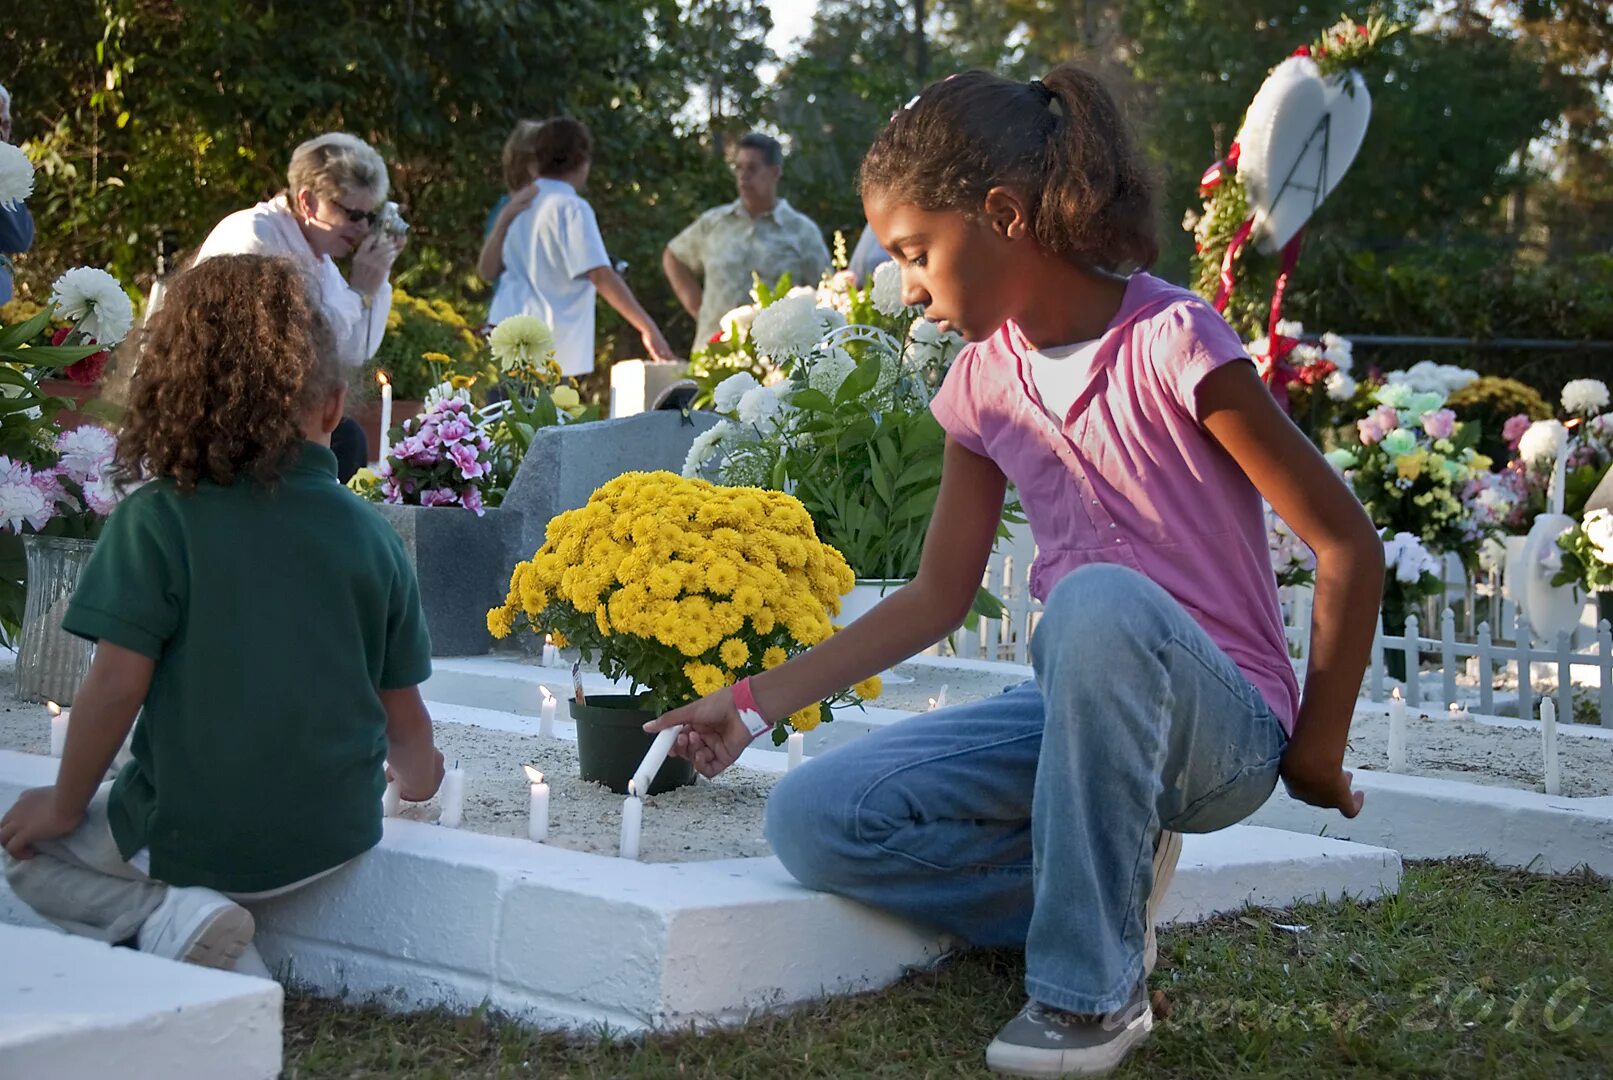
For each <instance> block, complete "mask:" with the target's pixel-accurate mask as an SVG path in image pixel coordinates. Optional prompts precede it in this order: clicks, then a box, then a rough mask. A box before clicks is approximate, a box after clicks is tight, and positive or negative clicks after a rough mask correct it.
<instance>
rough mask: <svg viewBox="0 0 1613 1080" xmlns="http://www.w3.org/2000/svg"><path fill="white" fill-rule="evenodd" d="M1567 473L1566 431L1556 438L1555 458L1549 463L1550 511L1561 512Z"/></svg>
mask: <svg viewBox="0 0 1613 1080" xmlns="http://www.w3.org/2000/svg"><path fill="white" fill-rule="evenodd" d="M1567 475H1568V432H1567V431H1566V430H1565V431H1564V432H1563V435H1562V438H1560V439H1558V440H1557V460H1556V461H1554V462H1552V464H1551V512H1552V513H1554V514H1560V513H1562V512H1563V498H1564V495H1565V494H1566V492H1565V487H1566V484H1567Z"/></svg>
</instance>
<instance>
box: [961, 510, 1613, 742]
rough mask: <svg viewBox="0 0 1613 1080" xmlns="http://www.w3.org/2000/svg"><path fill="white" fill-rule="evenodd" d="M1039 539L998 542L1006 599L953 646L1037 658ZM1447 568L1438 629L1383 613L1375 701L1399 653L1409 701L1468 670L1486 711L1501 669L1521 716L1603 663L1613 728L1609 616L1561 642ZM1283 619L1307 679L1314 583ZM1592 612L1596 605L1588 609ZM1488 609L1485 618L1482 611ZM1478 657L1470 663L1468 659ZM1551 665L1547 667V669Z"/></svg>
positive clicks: (1290, 601) (1020, 534)
mask: <svg viewBox="0 0 1613 1080" xmlns="http://www.w3.org/2000/svg"><path fill="white" fill-rule="evenodd" d="M1035 555H1036V545H1035V542H1034V541H1033V540H1032V539H1031V535H1030V529H1029V528H1027V527H1023V526H1022V527H1020V528H1018V529H1015V530H1014V531H1013V533H1012V534H1011V535H1010V536H1009V537H1008V538H1007V539H1005V540H1003V541H1001V542H999V543H998V545H997V548H996V550H995V551H994V552H993V553H992V556H991V560H990V562H988V563H987V564H986V575H985V578H984V580H983V582H982V584H983V585H984V586H985V587H986V588H987V589H989V590H990V591H991V592H992V593H993V594H994V595H995V596H996V597H997V598H998V599H999V600H1000V601H1002V604H1003V609H1004V610H1003V614H1002V617H1001V618H998V619H981V620H979V622H978V624H977V625H976V626H975V627H974V628H973V629H970V628H967V627H966V628H964V629H961V630H959V631H958V632H957V633H956V634H954V635H953V637H952V639H951V642H950V645H945V644H944V645H943V647H942V651H943V652H945V653H947V654H948V655H953V656H958V657H963V658H967V659H975V660H997V661H1008V662H1011V663H1019V664H1028V663H1030V641H1031V633H1032V632H1033V631H1034V630H1035V629H1036V623H1037V620H1039V619H1040V618H1041V611H1042V605H1041V603H1040V602H1039V601H1038V600H1037V599H1036V598H1035V597H1033V596H1031V593H1030V568H1031V561H1032V560H1033V559H1034V558H1035ZM1452 563H1453V565H1451V566H1450V567H1449V568H1448V570H1447V574H1446V579H1447V580H1446V592H1445V594H1444V596H1442V597H1439V598H1437V599H1436V600H1435V601H1433V602H1431V603H1430V604H1428V605H1427V606H1426V609H1425V610H1426V612H1427V613H1429V614H1432V615H1433V616H1434V618H1435V619H1436V620H1437V622H1438V630H1437V636H1424V634H1423V632H1422V623H1423V619H1422V617H1418V616H1413V617H1412V618H1410V619H1408V621H1407V623H1406V628H1405V630H1404V632H1395V633H1390V632H1389V631H1388V630H1387V629H1386V627H1385V626H1384V623H1383V620H1382V617H1381V616H1380V617H1379V622H1378V631H1377V633H1376V634H1375V635H1374V637H1373V641H1372V658H1371V661H1370V663H1369V665H1368V667H1367V675H1366V684H1365V691H1366V694H1367V696H1368V697H1369V698H1371V700H1373V701H1383V700H1385V697H1386V696H1387V692H1388V687H1389V682H1390V679H1389V675H1388V665H1387V664H1386V663H1385V658H1386V657H1387V656H1390V655H1392V654H1395V653H1399V654H1400V656H1402V657H1405V658H1407V661H1408V663H1407V668H1406V670H1408V671H1411V670H1415V671H1417V672H1418V673H1419V676H1418V678H1415V679H1409V680H1407V681H1406V683H1405V688H1404V690H1403V693H1404V695H1405V699H1406V703H1407V704H1408V705H1413V706H1415V705H1420V704H1422V702H1423V700H1424V699H1425V698H1429V697H1432V695H1433V687H1432V686H1430V685H1428V684H1430V683H1434V682H1437V684H1438V688H1439V699H1438V702H1437V704H1440V705H1444V704H1447V703H1449V702H1452V701H1457V700H1460V695H1459V694H1458V689H1457V677H1458V675H1461V674H1463V673H1464V672H1468V671H1470V672H1471V673H1472V675H1473V676H1475V677H1476V681H1477V683H1478V693H1479V708H1478V711H1479V712H1481V713H1490V712H1493V711H1494V707H1495V697H1496V692H1495V676H1496V675H1497V674H1503V675H1510V676H1511V679H1510V680H1503V681H1515V682H1516V685H1517V699H1518V700H1517V712H1518V715H1519V716H1533V715H1534V714H1535V709H1536V706H1537V699H1538V697H1539V696H1540V693H1539V691H1537V689H1536V685H1535V683H1536V680H1537V679H1541V677H1542V676H1544V679H1543V681H1545V682H1551V683H1555V697H1556V702H1557V715H1558V716H1561V717H1572V716H1573V715H1574V702H1573V688H1574V680H1573V673H1574V669H1575V668H1592V669H1594V670H1595V671H1596V678H1595V680H1594V685H1595V686H1596V687H1597V688H1598V694H1599V712H1600V717H1601V724H1602V726H1603V727H1608V728H1613V627H1610V626H1609V624H1608V623H1607V622H1606V621H1605V620H1604V621H1600V622H1597V621H1595V620H1594V618H1593V617H1587V619H1586V620H1585V621H1584V625H1582V626H1581V627H1580V628H1579V629H1578V630H1577V631H1575V632H1574V633H1573V634H1563V635H1561V636H1560V637H1559V639H1558V641H1557V643H1556V645H1555V647H1552V646H1550V645H1549V644H1547V643H1540V642H1536V641H1535V640H1534V635H1533V633H1532V631H1531V630H1530V628H1529V627H1528V625H1527V623H1524V622H1522V621H1521V619H1520V617H1519V614H1518V609H1517V606H1516V605H1514V604H1513V603H1512V602H1511V601H1510V600H1508V599H1507V598H1506V596H1505V590H1504V588H1503V587H1502V582H1501V579H1500V576H1499V575H1491V574H1481V575H1479V576H1478V577H1477V579H1474V578H1470V577H1468V576H1467V575H1466V574H1465V573H1463V572H1462V569H1461V565H1460V563H1456V562H1455V561H1454V560H1453V561H1452ZM1280 599H1281V601H1282V606H1283V621H1284V624H1285V627H1286V631H1287V635H1288V641H1289V652H1290V654H1291V655H1293V656H1294V658H1295V666H1296V670H1297V671H1298V673H1299V677H1300V678H1301V679H1303V678H1304V675H1305V663H1306V660H1307V659H1308V653H1309V650H1310V629H1311V599H1312V594H1311V590H1310V589H1309V588H1291V589H1282V590H1280ZM1590 614H1591V613H1588V616H1589V615H1590ZM1481 616H1482V617H1481ZM1470 661H1472V663H1470ZM1541 667H1544V668H1545V671H1541V670H1539V668H1541Z"/></svg>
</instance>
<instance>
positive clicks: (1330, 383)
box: [1324, 368, 1360, 401]
mask: <svg viewBox="0 0 1613 1080" xmlns="http://www.w3.org/2000/svg"><path fill="white" fill-rule="evenodd" d="M1324 385H1325V386H1326V387H1327V396H1328V397H1329V398H1330V399H1331V400H1333V401H1349V400H1350V399H1351V398H1353V397H1355V392H1356V390H1357V389H1359V388H1360V387H1359V384H1358V383H1357V382H1356V381H1355V380H1354V379H1352V378H1351V377H1350V376H1349V375H1347V374H1345V372H1344V369H1343V368H1340V369H1339V370H1338V371H1335V372H1334V373H1333V374H1331V375H1329V376H1328V377H1327V382H1326V383H1325V384H1324Z"/></svg>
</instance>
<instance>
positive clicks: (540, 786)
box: [521, 765, 549, 844]
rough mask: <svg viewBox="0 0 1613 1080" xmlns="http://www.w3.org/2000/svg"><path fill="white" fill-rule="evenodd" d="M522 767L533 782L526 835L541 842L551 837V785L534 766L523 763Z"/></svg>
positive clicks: (536, 841) (534, 840)
mask: <svg viewBox="0 0 1613 1080" xmlns="http://www.w3.org/2000/svg"><path fill="white" fill-rule="evenodd" d="M521 768H522V769H523V770H525V772H526V778H527V779H528V780H529V781H531V783H532V797H531V800H530V801H529V802H528V804H527V819H526V835H527V838H528V839H529V840H532V841H533V842H534V843H538V844H541V843H543V842H544V841H545V840H547V839H548V838H549V785H548V784H545V783H544V782H543V774H542V773H540V772H539V771H538V770H536V769H534V768H533V767H532V766H530V765H523V766H521Z"/></svg>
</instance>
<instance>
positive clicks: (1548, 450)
mask: <svg viewBox="0 0 1613 1080" xmlns="http://www.w3.org/2000/svg"><path fill="white" fill-rule="evenodd" d="M1567 442H1568V429H1567V428H1565V427H1563V424H1562V421H1561V420H1536V421H1535V422H1534V423H1532V424H1530V425H1529V430H1528V431H1525V432H1524V433H1523V438H1521V439H1519V440H1518V456H1519V457H1520V458H1522V459H1523V460H1524V462H1525V463H1527V464H1529V465H1537V466H1538V465H1547V464H1550V463H1551V462H1553V461H1555V460H1557V448H1558V447H1559V446H1564V445H1566V444H1567Z"/></svg>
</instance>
